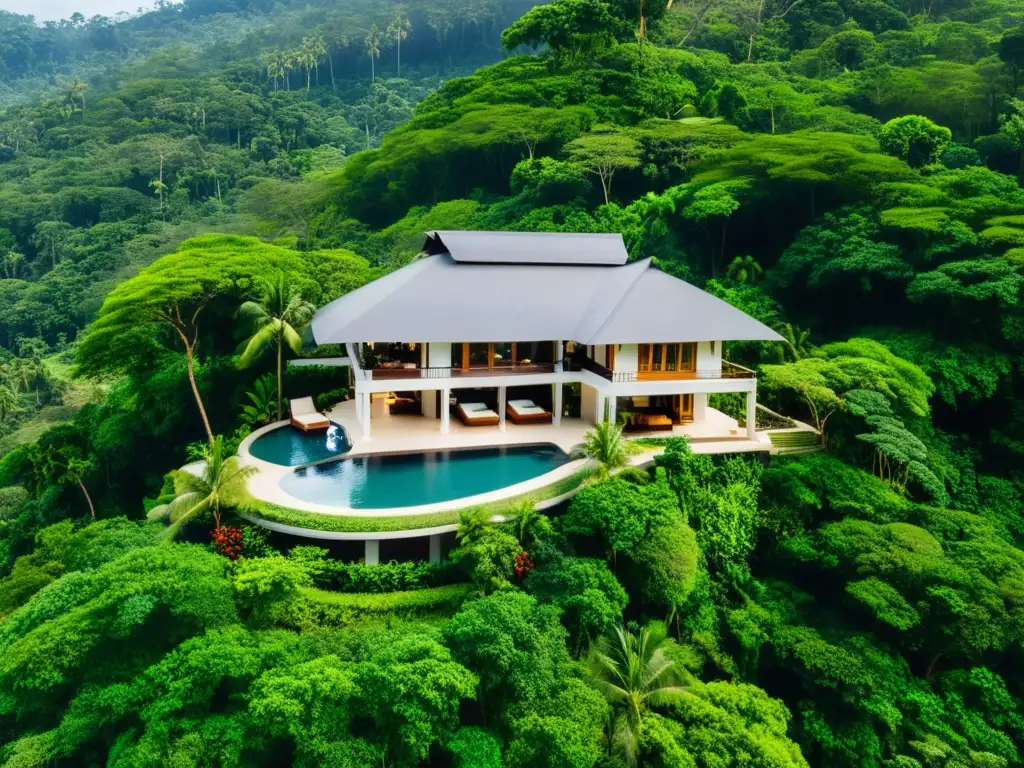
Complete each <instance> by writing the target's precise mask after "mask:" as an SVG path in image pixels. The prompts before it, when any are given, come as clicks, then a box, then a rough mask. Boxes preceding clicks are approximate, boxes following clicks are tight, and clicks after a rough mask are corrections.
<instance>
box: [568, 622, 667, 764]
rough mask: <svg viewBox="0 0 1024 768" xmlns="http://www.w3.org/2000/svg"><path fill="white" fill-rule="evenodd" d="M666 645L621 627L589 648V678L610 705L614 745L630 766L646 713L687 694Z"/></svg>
mask: <svg viewBox="0 0 1024 768" xmlns="http://www.w3.org/2000/svg"><path fill="white" fill-rule="evenodd" d="M664 646H665V639H664V638H657V637H654V636H652V635H651V633H650V632H648V631H647V630H646V629H641V630H640V631H639V632H636V633H633V632H629V631H627V630H626V629H624V628H623V627H621V626H619V627H616V628H615V629H614V631H613V632H611V633H610V634H609V635H606V636H605V637H602V638H601V639H600V640H598V641H597V643H595V644H594V647H593V648H592V649H591V651H590V657H589V659H588V666H589V667H590V673H591V678H592V680H593V682H594V685H595V686H596V687H597V688H598V690H600V691H601V693H602V694H604V697H605V700H606V701H607V702H608V703H609V704H610V705H611V707H612V720H611V723H610V728H611V733H610V734H609V735H610V737H611V746H612V748H613V750H614V751H615V752H618V753H619V754H620V755H622V757H623V758H625V760H626V763H627V764H628V765H630V766H633V765H636V762H637V751H638V746H639V740H640V729H641V727H642V726H643V720H644V715H645V714H646V713H647V712H648V710H650V709H651V707H654V706H657V705H659V704H663V703H666V702H668V701H671V700H672V699H675V698H678V697H679V696H682V695H683V694H685V693H686V688H685V687H684V686H681V685H680V684H679V683H680V682H681V675H680V674H679V670H678V669H677V668H676V666H675V664H674V663H673V662H672V661H670V660H669V659H667V658H666V657H665V648H664Z"/></svg>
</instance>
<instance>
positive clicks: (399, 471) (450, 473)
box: [281, 444, 569, 509]
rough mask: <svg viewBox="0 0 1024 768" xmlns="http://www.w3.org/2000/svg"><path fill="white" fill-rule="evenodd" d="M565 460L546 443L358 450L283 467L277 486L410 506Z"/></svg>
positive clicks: (308, 496)
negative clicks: (378, 451)
mask: <svg viewBox="0 0 1024 768" xmlns="http://www.w3.org/2000/svg"><path fill="white" fill-rule="evenodd" d="M568 460H569V457H568V456H567V455H566V454H565V452H564V451H562V450H561V449H560V448H558V446H555V445H550V444H545V445H517V446H508V447H503V448H479V449H474V450H464V451H436V452H429V453H407V454H390V455H380V456H360V457H356V458H352V459H342V460H341V461H332V462H328V463H326V464H318V465H316V466H313V467H303V468H302V469H297V470H295V471H294V472H289V473H288V474H287V475H286V476H285V477H284V479H282V480H281V489H282V490H283V491H285V492H286V493H289V494H291V495H292V496H294V497H296V498H298V499H302V500H303V501H308V502H312V503H315V504H329V505H333V506H339V507H352V508H354V509H360V508H363V509H384V508H391V507H410V506H415V505H417V504H434V503H436V502H439V501H449V500H451V499H460V498H463V497H465V496H474V495H476V494H478V493H487V492H488V491H494V490H497V489H499V488H504V487H506V486H509V485H515V484H516V483H521V482H523V481H524V480H529V479H531V478H534V477H537V476H539V475H543V474H544V473H546V472H550V471H551V470H553V469H556V468H557V467H559V466H561V465H562V464H565V463H566V462H567V461H568Z"/></svg>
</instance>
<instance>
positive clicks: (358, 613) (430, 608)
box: [283, 584, 476, 630]
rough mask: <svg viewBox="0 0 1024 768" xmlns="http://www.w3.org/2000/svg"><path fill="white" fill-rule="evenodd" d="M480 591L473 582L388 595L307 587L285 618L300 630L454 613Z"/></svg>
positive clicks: (300, 591)
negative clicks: (328, 590) (375, 620)
mask: <svg viewBox="0 0 1024 768" xmlns="http://www.w3.org/2000/svg"><path fill="white" fill-rule="evenodd" d="M475 593H476V588H475V587H474V586H473V585H472V584H451V585H449V586H447V587H435V588H433V589H417V590H413V591H411V592H388V593H386V594H365V593H348V594H346V593H342V592H325V591H324V590H322V589H314V588H310V587H307V588H303V589H300V590H299V595H298V597H297V598H296V599H295V600H293V602H292V604H291V610H290V611H289V612H288V613H289V615H288V616H287V617H285V618H283V621H285V622H286V623H289V624H291V625H292V626H294V627H295V628H296V629H300V630H308V629H315V628H318V627H345V626H348V625H350V624H356V623H359V622H365V621H373V620H374V619H384V618H401V619H413V618H418V617H421V616H431V617H437V616H451V615H453V614H455V612H456V611H458V610H459V608H460V607H461V606H462V604H463V603H464V602H465V601H466V600H468V599H469V598H470V597H471V596H473V595H474V594H475Z"/></svg>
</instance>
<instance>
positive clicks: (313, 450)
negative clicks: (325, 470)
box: [249, 425, 352, 467]
mask: <svg viewBox="0 0 1024 768" xmlns="http://www.w3.org/2000/svg"><path fill="white" fill-rule="evenodd" d="M351 447H352V444H351V443H349V441H348V435H346V434H345V430H343V429H342V428H341V427H339V426H337V425H332V426H331V428H330V429H328V430H327V432H323V431H319V430H318V431H316V432H302V431H300V430H298V429H295V428H294V427H281V428H280V429H274V430H271V431H270V432H267V433H266V434H265V435H260V436H259V437H257V438H256V439H255V440H254V441H253V443H252V445H250V446H249V453H251V454H252V455H253V456H255V457H256V458H257V459H263V461H269V462H270V463H271V464H280V465H281V466H284V467H296V466H298V465H299V464H309V463H310V462H313V461H322V460H323V459H330V458H333V457H335V456H338V455H340V454H342V453H345V452H346V451H348V450H349V449H350V448H351Z"/></svg>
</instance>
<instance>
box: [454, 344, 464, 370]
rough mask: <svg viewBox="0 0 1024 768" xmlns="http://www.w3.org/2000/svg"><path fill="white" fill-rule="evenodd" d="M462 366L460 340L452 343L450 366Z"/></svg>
mask: <svg viewBox="0 0 1024 768" xmlns="http://www.w3.org/2000/svg"><path fill="white" fill-rule="evenodd" d="M461 367H462V342H458V341H457V342H455V343H454V344H452V368H461Z"/></svg>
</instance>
